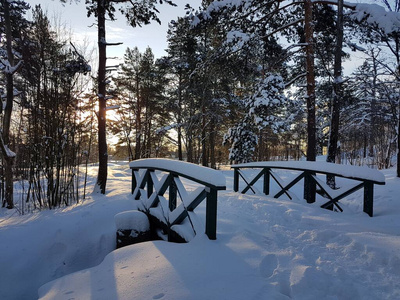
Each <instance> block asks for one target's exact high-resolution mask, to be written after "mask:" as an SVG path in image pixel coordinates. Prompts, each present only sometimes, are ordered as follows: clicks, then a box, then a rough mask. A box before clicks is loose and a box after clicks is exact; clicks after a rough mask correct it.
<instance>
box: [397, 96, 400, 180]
mask: <svg viewBox="0 0 400 300" xmlns="http://www.w3.org/2000/svg"><path fill="white" fill-rule="evenodd" d="M397 177H400V101H399V117H398V124H397Z"/></svg>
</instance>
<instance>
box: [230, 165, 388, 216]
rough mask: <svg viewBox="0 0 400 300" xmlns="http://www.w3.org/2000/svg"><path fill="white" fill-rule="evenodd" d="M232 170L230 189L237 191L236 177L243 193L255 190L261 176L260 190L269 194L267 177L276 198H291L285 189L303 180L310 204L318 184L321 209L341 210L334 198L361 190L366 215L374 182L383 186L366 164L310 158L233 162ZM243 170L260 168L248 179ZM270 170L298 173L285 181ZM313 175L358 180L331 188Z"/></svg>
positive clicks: (370, 209)
mask: <svg viewBox="0 0 400 300" xmlns="http://www.w3.org/2000/svg"><path fill="white" fill-rule="evenodd" d="M231 167H232V168H233V169H234V181H233V190H234V191H235V192H238V191H239V179H240V177H241V178H242V180H243V181H244V183H245V188H244V189H243V190H242V191H241V192H242V193H246V192H247V191H248V190H251V191H253V193H255V194H256V193H257V190H256V188H255V187H254V186H253V185H254V184H255V183H256V182H257V181H258V180H259V179H260V178H263V192H264V194H265V195H269V193H270V181H271V178H272V179H273V180H274V181H275V182H276V183H277V184H278V186H279V188H280V191H279V192H278V193H277V194H275V195H274V198H279V197H280V196H282V195H283V194H286V195H287V196H288V197H289V199H292V196H291V195H290V192H289V190H290V189H291V188H292V187H293V186H295V185H296V184H297V183H298V182H299V181H301V180H303V182H304V199H305V200H306V201H307V203H314V202H315V197H316V192H317V190H316V186H318V187H319V189H320V190H321V192H322V193H323V195H324V196H325V197H326V198H328V199H329V201H328V202H326V203H325V204H323V205H321V207H322V208H327V209H333V207H334V206H336V208H337V209H339V210H340V211H343V210H342V208H341V207H340V206H339V204H338V201H339V200H340V199H343V198H344V197H347V196H348V195H350V194H352V193H354V192H355V191H357V190H359V189H362V188H363V189H364V208H363V211H364V212H365V213H367V214H368V215H369V216H370V217H372V216H373V203H374V199H373V198H374V184H378V185H384V184H385V176H384V175H383V174H382V173H381V172H379V171H377V170H374V169H370V168H367V167H357V166H349V165H339V164H333V163H327V162H312V161H264V162H254V163H245V164H237V165H233V166H231ZM243 169H261V170H260V172H258V173H257V175H256V176H255V177H254V178H253V179H252V180H250V179H249V178H247V177H246V175H245V174H244V173H243ZM273 169H274V170H275V169H281V170H290V171H299V172H300V173H299V174H298V176H296V177H295V178H294V179H292V180H291V181H290V182H287V183H285V182H284V181H283V180H282V179H281V178H280V177H279V176H278V175H277V174H276V173H275V172H274V171H273ZM316 174H322V175H328V176H335V177H342V178H346V179H351V180H354V181H357V182H358V183H357V184H356V185H354V186H351V187H350V188H347V189H345V188H340V189H332V188H331V187H330V186H328V185H327V184H325V182H324V181H323V180H321V179H319V178H318V177H317V175H316Z"/></svg>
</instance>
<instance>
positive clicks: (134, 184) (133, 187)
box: [131, 169, 137, 194]
mask: <svg viewBox="0 0 400 300" xmlns="http://www.w3.org/2000/svg"><path fill="white" fill-rule="evenodd" d="M135 171H137V169H132V186H131V194H133V192H134V191H135V189H136V186H137V181H136V176H135Z"/></svg>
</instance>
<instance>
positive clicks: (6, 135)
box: [0, 1, 15, 208]
mask: <svg viewBox="0 0 400 300" xmlns="http://www.w3.org/2000/svg"><path fill="white" fill-rule="evenodd" d="M2 4H3V8H4V22H5V31H6V39H7V44H6V47H7V58H8V63H9V65H10V66H11V67H14V54H13V52H12V28H11V20H10V4H9V1H2ZM5 72H6V76H5V77H6V81H7V86H6V90H7V99H6V107H5V109H4V117H3V128H2V133H1V134H2V138H1V141H0V143H1V152H2V154H3V157H4V169H5V170H4V176H5V183H6V187H5V199H4V200H5V202H6V203H7V208H13V207H14V182H13V165H14V160H15V154H14V153H12V152H11V151H9V148H8V145H9V142H10V125H11V114H12V110H13V102H14V81H13V73H14V72H15V70H11V69H9V70H7V68H6V71H5Z"/></svg>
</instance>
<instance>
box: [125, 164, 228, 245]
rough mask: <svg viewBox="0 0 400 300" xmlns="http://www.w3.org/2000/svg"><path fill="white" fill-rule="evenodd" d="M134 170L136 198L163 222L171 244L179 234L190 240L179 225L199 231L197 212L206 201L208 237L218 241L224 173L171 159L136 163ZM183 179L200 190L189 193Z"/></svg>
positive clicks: (148, 213)
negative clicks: (219, 194) (218, 221)
mask: <svg viewBox="0 0 400 300" xmlns="http://www.w3.org/2000/svg"><path fill="white" fill-rule="evenodd" d="M130 168H131V169H132V194H133V196H134V199H136V200H140V201H141V205H140V206H139V210H141V211H143V212H145V213H146V214H147V215H148V216H149V217H151V218H153V219H154V218H156V219H157V220H158V221H159V225H160V226H161V227H162V230H163V231H164V232H165V233H166V235H167V237H168V240H169V241H174V240H175V239H176V234H178V236H180V237H182V239H183V240H186V241H187V240H188V237H187V236H185V232H184V230H183V231H182V230H179V225H180V224H183V223H185V224H186V223H187V224H186V225H188V224H189V225H188V226H191V227H192V228H193V230H194V231H195V230H196V229H195V227H196V226H195V224H194V223H195V222H196V221H195V220H194V215H193V214H194V212H193V211H194V209H195V208H196V207H197V206H198V205H199V204H200V203H201V202H202V201H203V200H206V221H205V233H206V235H207V236H208V238H209V239H211V240H215V239H216V230H217V197H218V191H219V190H225V189H226V185H225V176H224V175H223V174H222V173H221V172H219V171H216V170H213V169H210V168H206V167H201V166H198V165H195V164H192V163H186V162H182V161H176V160H169V159H141V160H135V161H132V162H131V163H130ZM140 170H142V171H140ZM181 178H186V179H189V180H190V181H192V182H195V183H196V184H197V185H198V187H197V188H196V189H194V190H192V191H188V190H187V189H186V187H185V185H184V183H183V182H182V180H181ZM167 194H168V195H167ZM167 197H168V199H167ZM178 199H179V201H178Z"/></svg>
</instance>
